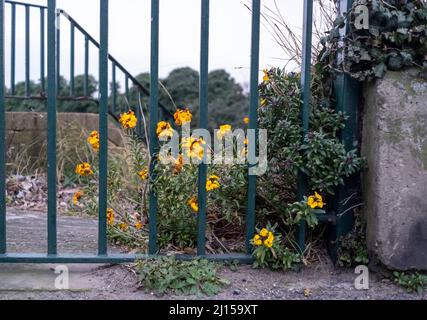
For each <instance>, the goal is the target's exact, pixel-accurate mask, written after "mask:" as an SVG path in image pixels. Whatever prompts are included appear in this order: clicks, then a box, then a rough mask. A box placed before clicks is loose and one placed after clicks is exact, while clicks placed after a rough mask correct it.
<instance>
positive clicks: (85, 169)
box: [75, 162, 93, 177]
mask: <svg viewBox="0 0 427 320" xmlns="http://www.w3.org/2000/svg"><path fill="white" fill-rule="evenodd" d="M75 171H76V173H77V174H78V175H80V176H82V177H88V176H90V175H92V174H93V170H92V167H91V166H90V164H89V163H87V162H83V163H81V164H79V165H78V166H77V167H76V170H75Z"/></svg>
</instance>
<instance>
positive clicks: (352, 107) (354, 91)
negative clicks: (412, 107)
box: [327, 0, 363, 261]
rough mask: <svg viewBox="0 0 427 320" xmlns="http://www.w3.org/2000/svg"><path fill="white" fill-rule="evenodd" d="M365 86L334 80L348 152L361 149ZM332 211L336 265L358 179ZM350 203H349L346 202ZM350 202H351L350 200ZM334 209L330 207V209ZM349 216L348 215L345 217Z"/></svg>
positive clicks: (344, 4) (343, 5)
mask: <svg viewBox="0 0 427 320" xmlns="http://www.w3.org/2000/svg"><path fill="white" fill-rule="evenodd" d="M352 4H353V0H341V1H340V3H339V13H340V14H343V13H344V12H349V11H350V10H351V7H352ZM349 30H350V27H349V24H348V23H347V24H346V26H345V27H344V28H342V29H341V30H340V36H341V37H344V36H345V35H346V34H347V33H348V32H349ZM343 54H344V53H342V52H339V53H338V55H337V57H336V59H338V63H340V62H342V59H343V58H344V56H343ZM362 89H363V87H362V84H361V83H360V82H359V81H357V80H356V79H353V78H352V77H351V76H349V75H347V74H338V75H337V77H336V79H335V100H336V110H337V111H341V112H344V113H345V114H346V115H347V116H348V118H347V119H346V120H345V128H344V129H343V130H341V132H340V139H341V141H342V142H343V144H344V146H345V148H346V150H347V151H350V150H352V149H354V148H355V147H356V146H358V145H359V117H360V114H359V110H360V105H361V104H362V101H361V99H362V96H363V92H362ZM337 189H338V190H337V192H336V196H335V199H334V204H333V209H334V211H335V212H336V224H335V225H334V226H330V227H329V228H328V230H327V231H328V251H329V254H330V256H331V258H332V260H333V261H336V260H337V258H338V257H337V250H338V248H339V246H340V239H341V237H342V236H345V235H346V234H347V233H348V232H349V231H351V230H352V228H353V225H354V210H351V208H352V207H354V206H355V205H357V201H358V199H357V197H352V196H351V195H354V194H359V192H360V181H359V179H358V178H357V177H354V176H353V177H348V178H345V179H344V186H340V187H338V188H337ZM346 199H347V200H346ZM348 199H350V200H348ZM328 208H329V209H331V207H330V206H328ZM343 212H347V213H346V214H342V213H343Z"/></svg>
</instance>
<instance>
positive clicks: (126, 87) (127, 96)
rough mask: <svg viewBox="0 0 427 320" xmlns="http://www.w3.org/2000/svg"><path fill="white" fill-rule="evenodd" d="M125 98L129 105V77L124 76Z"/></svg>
mask: <svg viewBox="0 0 427 320" xmlns="http://www.w3.org/2000/svg"><path fill="white" fill-rule="evenodd" d="M125 96H126V100H127V102H128V103H130V96H129V77H128V76H127V75H126V76H125ZM127 108H128V109H129V106H128V105H127Z"/></svg>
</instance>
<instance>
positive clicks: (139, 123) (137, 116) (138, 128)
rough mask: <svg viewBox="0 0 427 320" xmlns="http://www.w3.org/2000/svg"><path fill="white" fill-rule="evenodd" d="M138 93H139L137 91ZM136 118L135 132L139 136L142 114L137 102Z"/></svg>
mask: <svg viewBox="0 0 427 320" xmlns="http://www.w3.org/2000/svg"><path fill="white" fill-rule="evenodd" d="M137 92H138V95H139V94H140V93H139V91H137ZM137 99H138V100H139V96H138V97H137ZM136 118H137V119H138V122H137V124H136V134H137V135H138V137H141V133H142V114H141V108H140V105H139V102H138V103H137V107H136Z"/></svg>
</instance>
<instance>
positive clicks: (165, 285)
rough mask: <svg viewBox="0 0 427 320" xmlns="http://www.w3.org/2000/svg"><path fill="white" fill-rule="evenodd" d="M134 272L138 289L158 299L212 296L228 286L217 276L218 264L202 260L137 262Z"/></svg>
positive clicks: (164, 259)
mask: <svg viewBox="0 0 427 320" xmlns="http://www.w3.org/2000/svg"><path fill="white" fill-rule="evenodd" d="M136 270H137V273H138V277H139V281H140V285H141V287H142V288H143V289H144V290H145V291H147V292H149V291H153V292H154V293H156V294H159V295H163V294H166V293H172V294H177V295H201V294H204V295H207V296H213V295H216V294H218V293H219V292H220V291H221V289H222V288H224V287H226V286H228V285H229V284H230V282H229V281H228V280H226V279H223V278H221V277H220V276H219V275H218V271H219V265H218V264H216V263H214V262H210V261H208V260H203V259H196V260H191V261H179V260H177V259H176V258H174V257H162V258H159V259H157V260H145V261H140V262H138V264H137V267H136Z"/></svg>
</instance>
